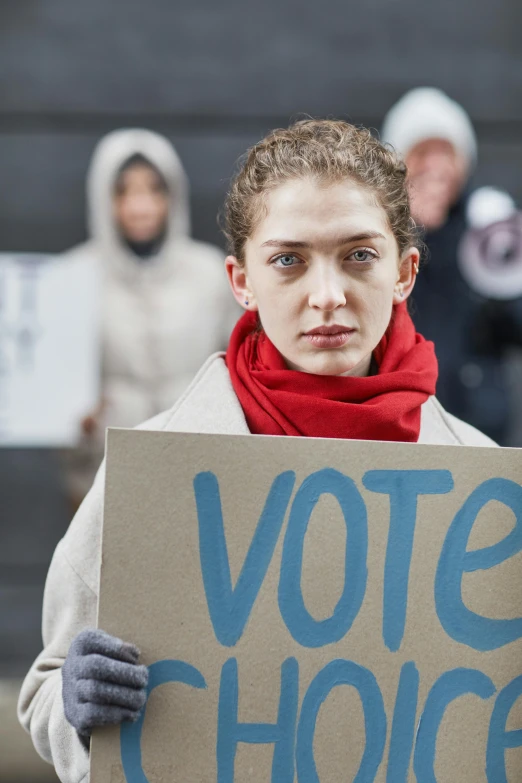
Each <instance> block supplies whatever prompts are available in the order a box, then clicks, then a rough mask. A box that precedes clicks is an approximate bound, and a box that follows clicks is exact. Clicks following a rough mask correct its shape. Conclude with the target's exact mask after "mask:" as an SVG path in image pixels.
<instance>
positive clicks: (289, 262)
mask: <svg viewBox="0 0 522 783" xmlns="http://www.w3.org/2000/svg"><path fill="white" fill-rule="evenodd" d="M295 263H298V264H299V263H301V262H300V261H299V259H298V258H297V257H296V256H291V255H288V254H285V255H282V256H278V257H277V258H275V259H274V261H273V264H274V265H275V266H279V267H289V266H294V265H295Z"/></svg>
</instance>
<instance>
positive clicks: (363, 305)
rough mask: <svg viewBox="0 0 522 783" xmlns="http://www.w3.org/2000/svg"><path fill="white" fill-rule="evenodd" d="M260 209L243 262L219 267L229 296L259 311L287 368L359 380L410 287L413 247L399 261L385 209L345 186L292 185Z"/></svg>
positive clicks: (233, 261)
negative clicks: (227, 281)
mask: <svg viewBox="0 0 522 783" xmlns="http://www.w3.org/2000/svg"><path fill="white" fill-rule="evenodd" d="M266 207H267V210H266V212H265V213H263V214H264V217H263V218H262V219H260V220H259V221H258V223H257V225H256V227H255V230H254V232H253V234H252V236H250V237H249V239H248V240H247V242H246V247H245V265H244V266H243V267H242V266H241V265H240V264H239V263H238V261H237V259H236V258H234V257H233V256H229V257H228V258H227V261H226V265H227V272H228V275H229V279H230V282H231V285H232V289H233V291H234V295H235V296H236V299H237V300H238V301H239V303H240V304H241V305H242V306H243V307H245V309H248V310H257V311H258V312H259V317H260V320H261V323H262V326H263V329H264V330H265V332H266V334H267V336H268V337H269V338H270V340H271V341H272V343H273V344H274V345H275V346H276V348H277V349H278V350H279V352H280V353H281V354H282V356H283V357H284V359H285V361H286V363H287V365H288V367H289V368H291V369H295V370H301V371H302V372H308V373H314V374H317V375H360V376H362V375H366V374H367V373H368V370H369V367H370V362H371V356H372V352H373V350H374V349H375V348H376V346H377V345H378V343H379V342H380V340H381V338H382V336H383V335H384V333H385V331H386V329H387V327H388V324H389V322H390V317H391V313H392V306H393V304H398V303H399V302H402V301H404V300H405V299H406V297H407V296H408V295H409V293H410V291H411V289H412V288H413V284H414V278H415V275H414V269H413V267H414V264H416V263H418V259H419V253H418V251H417V249H416V248H411V249H410V250H409V251H407V253H405V254H404V255H403V257H402V259H399V256H398V248H397V242H396V240H395V237H394V235H393V233H392V232H391V230H390V228H389V226H388V221H387V217H386V213H385V212H384V210H383V209H382V208H381V207H380V206H378V205H377V203H376V202H375V200H374V199H373V198H372V196H371V194H370V193H369V192H367V191H366V190H365V189H363V188H362V187H360V186H358V185H357V184H355V183H353V182H351V181H350V180H346V181H343V182H339V183H335V184H331V185H324V186H321V185H318V184H317V183H316V182H314V181H313V180H309V179H300V180H292V181H289V182H286V183H284V184H282V185H280V186H279V187H277V188H275V189H274V190H273V191H271V192H270V193H269V194H268V195H267V197H266ZM401 293H402V296H401ZM246 301H248V304H245V302H246Z"/></svg>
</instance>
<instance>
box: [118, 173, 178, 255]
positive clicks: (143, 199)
mask: <svg viewBox="0 0 522 783" xmlns="http://www.w3.org/2000/svg"><path fill="white" fill-rule="evenodd" d="M168 212H169V197H168V194H167V193H166V192H165V187H164V185H163V183H162V182H161V179H160V177H159V176H158V174H157V173H156V171H154V169H153V168H151V167H150V166H147V165H145V164H141V163H138V164H136V165H134V166H130V167H129V168H128V169H126V170H125V171H124V172H123V173H122V174H121V176H120V179H119V181H118V187H117V190H116V194H115V196H114V217H115V220H116V224H117V226H118V228H119V230H120V232H121V234H122V236H123V237H124V238H125V239H126V240H128V241H129V242H150V241H152V240H154V239H156V238H157V237H158V236H159V235H160V234H161V233H162V231H163V230H164V229H165V225H166V222H167V217H168Z"/></svg>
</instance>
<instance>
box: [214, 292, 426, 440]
mask: <svg viewBox="0 0 522 783" xmlns="http://www.w3.org/2000/svg"><path fill="white" fill-rule="evenodd" d="M257 325H258V320H257V314H256V313H252V312H246V313H245V314H244V315H243V316H242V317H241V318H240V319H239V321H238V322H237V324H236V326H235V329H234V331H233V333H232V336H231V338H230V345H229V347H228V351H227V356H226V363H227V367H228V370H229V373H230V377H231V380H232V385H233V387H234V391H235V392H236V394H237V397H238V399H239V402H240V403H241V407H242V408H243V412H244V414H245V417H246V420H247V423H248V426H249V429H250V432H252V433H255V434H258V435H301V436H303V435H304V436H308V437H314V438H353V439H358V440H391V441H410V442H416V441H417V440H418V439H419V431H420V418H421V405H422V404H423V403H424V402H425V401H426V400H427V399H428V397H429V396H430V395H432V394H434V393H435V384H436V381H437V372H438V368H437V359H436V358H435V350H434V346H433V343H431V342H427V341H426V340H425V339H424V337H422V336H421V335H420V334H416V332H415V327H414V325H413V322H412V320H411V318H410V316H409V314H408V310H407V308H406V303H404V304H401V305H399V306H397V307H395V308H394V315H393V317H392V320H391V323H390V326H389V327H388V330H387V332H386V334H385V335H384V337H383V338H382V340H381V342H380V343H379V345H378V346H377V348H376V349H375V351H374V359H375V361H376V362H377V365H378V372H377V374H376V375H371V376H368V377H365V378H355V377H351V376H331V375H328V376H326V375H311V374H309V373H305V372H298V371H296V370H289V369H287V367H286V365H285V362H284V359H283V357H282V356H281V354H280V353H279V351H278V350H277V348H275V346H274V345H273V344H272V343H271V342H270V340H269V339H268V337H267V336H266V334H265V333H264V332H260V331H258V330H257Z"/></svg>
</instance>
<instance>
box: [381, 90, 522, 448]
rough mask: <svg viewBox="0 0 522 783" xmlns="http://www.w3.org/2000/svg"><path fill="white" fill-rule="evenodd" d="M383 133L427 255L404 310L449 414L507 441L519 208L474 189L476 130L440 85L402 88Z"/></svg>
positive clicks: (518, 314)
mask: <svg viewBox="0 0 522 783" xmlns="http://www.w3.org/2000/svg"><path fill="white" fill-rule="evenodd" d="M381 138H382V141H383V142H385V143H388V144H390V145H391V146H392V147H393V148H394V149H395V150H397V152H399V153H400V154H401V155H402V157H403V159H404V161H405V163H406V165H407V167H408V181H409V195H410V203H411V213H412V217H413V218H414V220H415V222H416V223H417V224H418V225H420V226H422V227H423V228H424V241H425V243H426V246H427V260H428V263H427V264H426V265H425V266H423V267H422V268H421V273H420V274H419V279H418V282H417V285H416V287H415V294H414V296H413V309H412V315H413V319H414V322H415V325H416V327H417V329H418V331H419V332H421V333H422V334H423V335H424V336H425V337H426V338H428V339H431V340H433V341H434V342H435V347H436V351H437V358H438V361H439V380H438V385H437V395H438V397H439V399H440V400H441V402H442V404H443V405H444V407H446V408H447V409H448V410H449V411H451V413H453V414H454V415H455V416H458V417H459V418H462V419H464V420H465V421H467V422H469V423H470V424H473V425H474V426H475V427H477V428H479V429H480V430H481V431H483V432H485V433H487V434H488V435H489V436H490V437H491V438H493V439H494V440H496V441H497V442H500V443H506V441H508V440H509V436H510V422H511V400H510V394H509V388H508V382H507V375H506V366H505V356H506V351H507V349H509V348H510V347H512V346H520V345H522V307H521V299H520V296H521V294H522V254H521V247H520V239H521V237H522V233H521V224H520V216H519V215H518V214H517V211H516V207H515V204H514V202H513V200H512V198H511V197H510V196H509V195H508V194H507V193H504V192H502V191H499V190H497V189H494V188H490V187H483V188H479V189H476V190H474V189H472V187H471V185H470V181H471V177H472V174H473V171H474V168H475V164H476V160H477V140H476V136H475V132H474V129H473V126H472V124H471V121H470V118H469V117H468V115H467V113H466V112H465V111H464V109H463V108H462V107H461V106H460V105H459V104H458V103H456V102H455V101H454V100H452V99H451V98H449V97H448V96H447V95H446V94H445V93H443V92H442V91H441V90H438V89H435V88H432V87H420V88H416V89H413V90H410V91H409V92H408V93H406V95H404V96H403V97H402V98H401V99H400V100H399V101H398V103H396V104H395V106H393V107H392V108H391V109H390V111H389V112H388V114H387V115H386V118H385V120H384V124H383V128H382V133H381ZM519 270H520V271H519Z"/></svg>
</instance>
